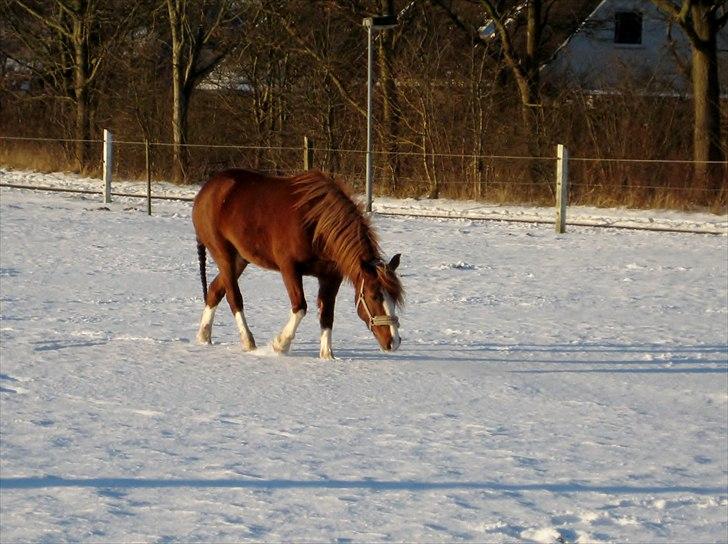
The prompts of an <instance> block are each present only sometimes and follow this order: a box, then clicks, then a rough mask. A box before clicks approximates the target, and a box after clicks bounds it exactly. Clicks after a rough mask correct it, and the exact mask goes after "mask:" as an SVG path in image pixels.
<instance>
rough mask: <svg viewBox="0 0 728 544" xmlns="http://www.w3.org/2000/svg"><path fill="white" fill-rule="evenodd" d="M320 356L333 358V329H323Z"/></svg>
mask: <svg viewBox="0 0 728 544" xmlns="http://www.w3.org/2000/svg"><path fill="white" fill-rule="evenodd" d="M319 357H321V358H322V359H333V358H334V354H333V353H332V352H331V329H321V351H319Z"/></svg>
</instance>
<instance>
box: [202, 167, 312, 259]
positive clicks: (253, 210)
mask: <svg viewBox="0 0 728 544" xmlns="http://www.w3.org/2000/svg"><path fill="white" fill-rule="evenodd" d="M299 215H300V214H299V212H298V210H297V209H296V207H295V190H294V187H293V178H282V177H272V176H266V175H265V174H261V173H259V172H253V171H249V170H242V169H229V170H223V171H222V172H218V173H217V174H215V175H213V176H212V177H211V178H210V179H209V180H208V181H207V182H206V183H205V184H204V185H203V186H202V188H201V189H200V191H199V192H198V194H197V196H196V197H195V202H194V206H193V209H192V221H193V224H194V226H195V231H196V233H197V238H198V239H199V240H200V242H202V243H203V244H204V245H206V246H207V247H209V248H211V249H213V248H214V247H215V246H218V247H219V246H221V245H223V244H226V243H230V244H232V245H234V246H235V248H236V249H237V250H238V252H239V253H240V254H241V255H242V256H243V257H244V258H245V259H246V260H248V261H250V262H254V263H256V264H259V265H261V266H264V267H266V268H278V267H279V266H280V263H278V261H279V260H280V259H279V258H278V255H277V254H279V253H280V252H281V248H282V247H285V246H287V245H288V246H291V245H293V246H294V247H303V246H310V243H309V242H307V241H306V240H305V238H306V235H305V232H304V231H305V229H304V227H303V222H302V221H301V218H300V217H299ZM293 242H295V244H293Z"/></svg>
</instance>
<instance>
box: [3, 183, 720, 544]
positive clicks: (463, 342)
mask: <svg viewBox="0 0 728 544" xmlns="http://www.w3.org/2000/svg"><path fill="white" fill-rule="evenodd" d="M54 180H55V181H54ZM2 182H6V183H9V182H16V183H19V182H27V183H36V184H40V185H46V184H50V183H53V184H55V185H65V186H70V185H74V184H77V185H78V186H79V188H84V187H85V188H88V187H89V184H92V183H93V184H95V186H96V187H97V188H98V186H99V185H100V182H98V180H95V181H91V180H84V179H83V178H78V177H74V176H62V175H59V174H55V175H40V174H37V175H36V174H29V173H19V172H9V171H0V183H2ZM130 187H131V188H132V189H135V190H136V189H140V187H139V186H138V185H134V186H131V185H130ZM118 189H119V190H128V189H127V188H126V187H123V186H122V187H119V188H118ZM172 190H173V189H171V188H167V189H165V192H168V193H169V192H171V191H172ZM174 190H176V191H178V193H177V194H178V195H180V196H184V195H183V194H182V193H183V192H184V191H189V190H183V189H174ZM379 205H382V206H385V205H387V206H390V207H397V205H398V204H397V203H396V202H394V201H385V202H380V203H379ZM400 205H401V207H404V206H416V207H424V206H425V205H426V204H425V203H417V202H414V201H413V202H409V203H407V202H405V203H400ZM428 205H432V206H438V207H440V208H442V209H446V210H452V209H455V208H453V207H448V206H447V204H446V203H442V202H435V203H430V204H428ZM154 207H155V211H154V213H155V215H153V216H152V217H148V216H147V215H146V213H145V212H144V204H143V202H142V201H140V200H138V199H125V198H116V199H115V200H114V202H113V203H112V204H110V205H103V204H101V203H100V200H99V198H98V197H97V196H90V195H69V194H60V193H43V192H34V191H26V190H19V189H7V188H2V189H0V303H1V307H0V310H1V311H0V314H1V321H0V341H1V344H0V355H1V358H0V540H1V541H2V542H3V543H5V542H28V541H36V542H60V541H63V542H65V541H84V542H121V541H124V542H128V541H144V542H230V541H241V540H257V541H265V542H270V541H306V542H313V541H316V542H317V541H327V542H330V541H337V542H371V541H403V540H405V541H418V542H423V541H427V542H432V541H456V540H457V541H459V540H472V541H478V542H520V541H533V542H543V543H550V544H555V543H556V542H576V541H578V542H601V541H603V542H658V541H661V542H726V541H728V537H727V536H726V535H728V240H727V238H726V237H725V236H715V235H696V234H678V233H656V232H647V231H630V230H611V229H596V228H590V227H572V228H570V230H569V233H567V234H565V235H556V234H554V232H553V227H552V226H549V225H534V224H528V223H505V222H479V221H471V220H462V219H460V220H452V219H448V220H444V219H433V218H407V217H390V216H376V217H375V224H376V226H377V228H378V230H379V232H380V234H381V237H382V241H383V246H384V249H385V251H386V252H387V253H389V254H393V253H395V252H400V251H401V252H402V253H403V259H402V265H401V268H400V270H401V276H402V280H403V283H404V285H405V287H406V289H407V306H406V309H405V311H404V312H403V313H402V315H401V316H400V317H401V321H402V329H401V333H402V336H403V344H402V347H401V348H400V351H398V352H397V353H395V354H384V353H381V352H380V351H379V350H378V349H377V346H376V343H375V341H374V339H373V338H372V337H371V336H370V333H369V332H368V331H367V330H366V328H365V327H364V325H363V324H362V323H361V322H360V321H359V320H358V319H357V318H356V317H355V315H354V310H353V299H354V296H353V289H352V288H351V287H345V288H342V292H341V293H340V295H339V301H338V307H337V317H336V322H335V326H334V352H335V354H336V355H337V357H338V358H337V360H335V361H333V362H322V361H319V360H318V359H317V358H316V356H317V354H318V326H317V323H316V321H317V320H316V318H315V316H314V315H313V312H312V313H311V315H309V316H308V317H306V318H305V319H304V322H303V324H302V326H301V329H300V330H299V334H298V336H297V338H296V341H295V342H294V345H293V349H292V352H291V354H290V355H288V356H274V355H272V352H271V350H270V349H269V348H268V347H266V346H263V347H261V348H260V349H259V350H258V351H257V352H254V353H252V354H245V353H243V352H242V351H241V349H240V347H239V344H238V339H237V333H236V329H235V325H234V323H233V319H232V317H231V316H230V313H229V311H228V310H227V308H226V307H223V306H221V310H220V311H219V312H218V313H217V316H216V324H215V330H214V331H213V335H214V340H215V344H214V345H213V346H197V345H195V343H194V335H195V332H196V328H197V324H198V319H199V317H200V313H201V309H202V302H201V294H200V291H201V289H200V286H199V279H198V271H197V256H196V252H195V243H194V235H193V232H192V228H191V224H190V219H189V215H190V204H189V202H178V201H160V202H156V201H155V203H154ZM106 208H108V209H106ZM670 215H671V217H667V218H665V217H664V214H657V213H655V212H642V213H638V212H637V213H635V216H636V217H639V218H652V219H653V222H658V223H660V224H662V223H663V222H665V223H666V222H668V221H672V220H675V221H682V222H683V223H685V224H687V223H694V224H707V223H709V222H717V223H718V224H720V222H721V221H723V222H725V216H723V217H722V218H716V217H715V216H707V215H706V216H704V217H696V216H694V215H680V214H670ZM208 273H209V274H210V277H212V271H209V270H208ZM241 285H242V289H243V295H244V296H245V297H246V312H247V316H248V322H249V324H250V325H251V328H252V330H253V332H254V333H255V335H256V339H257V340H258V342H259V344H261V345H263V344H264V342H265V340H266V339H268V340H269V339H271V338H272V337H273V336H274V335H275V333H276V332H277V331H278V330H279V329H280V327H281V326H282V325H283V324H284V322H285V320H286V318H287V315H288V306H287V298H286V295H285V293H284V289H283V286H282V283H281V280H280V277H279V276H278V275H277V274H275V273H271V272H264V271H261V270H259V269H255V268H249V269H248V270H247V271H246V273H245V274H244V276H243V278H242V280H241ZM306 287H307V293H308V296H309V303H310V304H311V303H312V302H313V300H314V297H315V285H314V283H313V282H307V283H306Z"/></svg>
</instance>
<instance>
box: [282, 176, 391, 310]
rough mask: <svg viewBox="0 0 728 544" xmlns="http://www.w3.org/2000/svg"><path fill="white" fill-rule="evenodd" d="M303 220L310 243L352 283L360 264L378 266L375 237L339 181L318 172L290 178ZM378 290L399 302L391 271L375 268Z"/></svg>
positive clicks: (347, 190) (380, 256)
mask: <svg viewBox="0 0 728 544" xmlns="http://www.w3.org/2000/svg"><path fill="white" fill-rule="evenodd" d="M291 181H292V183H293V186H294V190H295V193H296V195H297V196H298V202H297V203H296V208H297V209H300V210H303V212H304V216H303V219H304V221H305V222H306V224H308V225H309V226H310V227H311V228H313V240H314V243H316V244H319V245H320V247H321V249H322V251H323V253H324V254H325V255H326V256H327V257H328V258H330V259H331V260H332V261H334V262H335V263H336V265H337V266H338V267H339V270H340V271H341V273H342V274H343V275H344V276H345V277H347V278H348V279H349V280H351V281H352V282H354V281H356V280H357V278H359V277H360V275H361V270H362V263H367V262H369V263H373V264H376V263H381V262H382V251H381V248H380V246H379V238H378V237H377V234H376V232H374V229H373V228H372V225H371V222H370V221H369V218H368V217H367V215H366V214H365V213H364V211H363V209H362V206H361V205H360V204H358V203H357V202H356V201H355V200H354V199H353V198H352V196H351V194H350V192H349V189H348V188H347V187H346V186H345V185H344V184H343V183H342V182H341V181H339V180H337V179H334V178H331V177H329V176H326V175H325V174H323V173H322V172H319V171H315V170H314V171H311V172H306V173H304V174H301V175H299V176H296V177H294V178H292V180H291ZM376 271H377V276H378V278H379V281H380V283H381V284H382V287H383V288H384V289H386V291H387V292H388V293H389V295H390V296H391V297H392V298H393V299H394V300H395V302H397V303H398V304H401V303H402V300H403V289H402V284H401V283H400V281H399V278H397V276H396V274H394V272H392V271H390V270H388V269H387V268H386V267H384V266H377V267H376Z"/></svg>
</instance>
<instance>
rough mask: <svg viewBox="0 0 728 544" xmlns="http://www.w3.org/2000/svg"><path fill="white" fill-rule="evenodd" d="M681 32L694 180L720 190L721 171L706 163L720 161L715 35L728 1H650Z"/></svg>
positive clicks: (727, 19)
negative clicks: (687, 55) (686, 56)
mask: <svg viewBox="0 0 728 544" xmlns="http://www.w3.org/2000/svg"><path fill="white" fill-rule="evenodd" d="M652 2H653V3H654V4H655V6H657V7H658V8H659V9H660V10H661V11H662V12H663V13H665V14H666V15H667V16H668V17H669V18H670V19H671V20H672V21H674V22H675V23H677V24H678V25H679V26H680V27H681V28H682V29H683V31H684V32H685V35H686V36H687V37H688V40H689V41H690V46H691V56H692V63H691V64H692V66H691V79H692V90H693V112H694V122H693V160H694V161H696V165H695V177H696V180H705V182H708V183H710V184H711V185H712V186H713V188H714V189H716V190H720V188H721V186H722V185H723V184H724V183H725V178H724V177H723V173H722V172H721V169H720V168H718V167H717V166H713V167H710V166H709V164H708V163H707V161H721V160H723V159H724V156H725V155H724V151H723V149H722V148H721V135H720V82H719V80H718V48H717V38H718V32H719V31H720V30H721V29H722V28H723V27H724V26H725V24H726V22H728V0H652Z"/></svg>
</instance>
